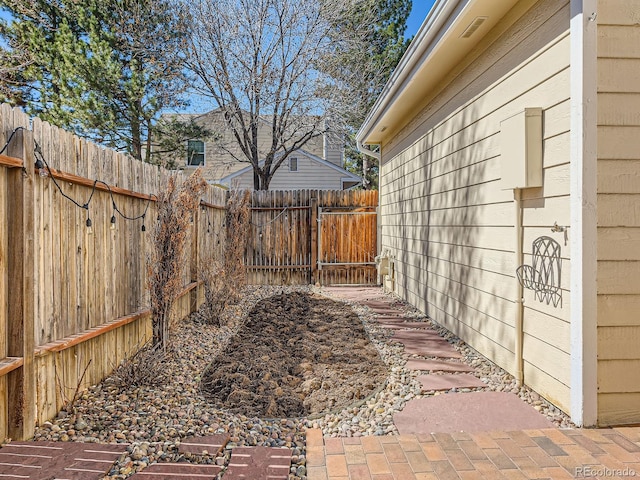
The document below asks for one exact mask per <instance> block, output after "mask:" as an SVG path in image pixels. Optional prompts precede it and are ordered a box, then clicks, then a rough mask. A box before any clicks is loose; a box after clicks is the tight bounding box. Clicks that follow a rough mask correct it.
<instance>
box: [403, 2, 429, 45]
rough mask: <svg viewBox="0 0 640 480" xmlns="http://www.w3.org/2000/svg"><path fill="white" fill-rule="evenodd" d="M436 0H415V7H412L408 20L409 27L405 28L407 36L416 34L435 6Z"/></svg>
mask: <svg viewBox="0 0 640 480" xmlns="http://www.w3.org/2000/svg"><path fill="white" fill-rule="evenodd" d="M434 3H435V0H413V7H412V8H411V15H409V19H408V20H407V29H406V30H405V37H407V38H408V37H411V36H413V35H415V34H416V32H417V31H418V29H419V28H420V25H422V22H424V19H425V18H427V13H429V10H431V7H433V4H434Z"/></svg>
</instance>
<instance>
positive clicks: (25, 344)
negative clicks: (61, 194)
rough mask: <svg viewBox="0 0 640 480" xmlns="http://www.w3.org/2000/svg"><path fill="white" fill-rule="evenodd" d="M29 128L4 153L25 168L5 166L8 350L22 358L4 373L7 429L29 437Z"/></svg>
mask: <svg viewBox="0 0 640 480" xmlns="http://www.w3.org/2000/svg"><path fill="white" fill-rule="evenodd" d="M33 147H34V143H33V132H30V131H26V130H18V131H17V132H16V135H15V137H14V139H13V141H12V142H11V144H10V145H9V147H8V154H9V155H10V156H12V157H17V158H22V159H23V162H24V163H23V164H24V169H20V168H14V169H11V170H10V171H9V176H8V182H7V193H8V196H7V197H8V198H9V199H10V202H11V203H10V207H9V212H8V213H9V215H8V231H9V239H8V240H9V245H8V247H9V248H8V251H9V252H11V255H9V258H8V262H7V263H8V268H9V272H8V286H9V315H8V340H9V344H8V352H7V353H8V355H9V356H10V357H22V359H23V363H22V366H21V367H20V368H17V369H16V370H14V371H13V372H10V373H9V375H8V378H7V380H8V390H9V396H8V401H9V405H8V412H7V413H8V420H9V422H8V423H9V425H8V430H9V432H8V433H9V437H10V438H12V439H14V440H25V439H28V438H31V437H32V436H33V433H34V429H35V418H36V375H35V365H34V350H35V337H34V334H35V332H34V316H35V271H34V268H35V264H34V257H35V246H34V244H35V238H34V237H35V232H34V224H35V221H34V215H35V212H34V204H35V202H34V181H36V180H39V177H37V176H35V175H34V173H35V172H34V170H35V169H34V164H35V157H34V151H33Z"/></svg>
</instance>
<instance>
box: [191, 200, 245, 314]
mask: <svg viewBox="0 0 640 480" xmlns="http://www.w3.org/2000/svg"><path fill="white" fill-rule="evenodd" d="M249 200H250V193H249V192H247V191H244V192H240V191H232V192H231V193H230V194H229V198H228V200H227V208H226V215H225V222H224V224H225V228H226V235H225V246H224V250H223V251H224V253H223V257H222V259H217V258H215V257H214V255H213V254H211V255H209V257H208V258H207V259H206V260H205V261H204V262H202V263H201V265H200V272H199V274H200V278H201V280H202V281H203V284H204V295H205V302H204V304H203V305H202V306H201V307H200V309H199V311H198V315H197V317H198V319H199V320H201V321H203V322H205V323H209V324H215V325H221V323H222V322H221V317H222V313H223V312H224V310H225V308H226V307H227V305H230V304H234V303H236V302H237V301H238V300H239V299H240V292H241V290H242V288H243V287H244V286H245V285H246V283H247V275H246V270H245V267H244V252H245V247H246V244H247V232H248V229H249V219H250V215H251V209H250V205H249Z"/></svg>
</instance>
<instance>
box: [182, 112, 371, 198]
mask: <svg viewBox="0 0 640 480" xmlns="http://www.w3.org/2000/svg"><path fill="white" fill-rule="evenodd" d="M178 117H179V118H181V119H183V120H186V119H189V118H191V119H193V120H194V121H195V122H197V123H198V124H201V125H203V126H205V127H207V128H208V129H209V130H210V131H211V132H212V133H213V135H214V136H213V138H211V139H207V140H199V139H194V140H190V141H189V142H188V144H187V153H186V155H185V158H184V160H183V161H184V165H183V166H184V169H185V170H187V171H190V170H195V169H196V168H198V167H201V168H202V171H203V175H204V178H205V179H206V180H207V181H208V182H209V183H214V184H221V185H226V186H230V187H243V188H248V189H252V188H253V169H252V166H251V164H250V163H249V162H248V160H247V159H246V158H245V157H244V156H243V153H242V152H241V150H240V148H239V147H238V145H237V143H236V141H235V139H234V137H233V134H232V133H231V131H230V130H229V129H228V128H227V125H226V122H225V120H224V113H223V112H222V111H221V110H212V111H210V112H208V113H205V114H198V115H195V114H193V115H188V114H182V115H179V116H178ZM270 128H271V126H270V124H269V123H268V122H267V121H264V128H259V129H258V141H259V144H260V145H264V146H265V147H264V148H261V149H259V153H260V154H261V156H264V154H265V153H266V151H267V149H268V148H269V147H270V145H271V136H270ZM331 137H332V136H331V135H324V136H321V137H317V138H314V139H312V140H310V141H309V142H307V143H306V144H305V145H304V147H303V149H302V150H299V151H297V152H295V153H293V154H291V155H290V158H289V159H287V160H285V162H284V163H283V164H282V165H281V166H280V168H279V169H278V170H277V171H276V174H275V175H274V177H273V180H272V181H271V184H270V186H269V188H270V189H271V190H275V189H277V190H297V189H303V188H304V189H307V188H312V189H320V190H334V189H346V188H351V187H353V186H355V185H357V184H358V183H359V182H360V178H359V177H357V176H356V175H353V174H351V173H350V172H348V171H347V170H345V169H344V168H343V161H344V155H343V153H344V145H343V143H342V142H341V141H336V139H333V140H332V138H331ZM334 137H335V136H334Z"/></svg>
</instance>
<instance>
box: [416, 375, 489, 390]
mask: <svg viewBox="0 0 640 480" xmlns="http://www.w3.org/2000/svg"><path fill="white" fill-rule="evenodd" d="M417 380H418V381H419V382H420V383H421V384H422V391H423V392H431V391H433V390H435V391H440V390H451V389H452V388H482V387H486V386H487V384H486V383H484V382H483V381H482V380H480V379H479V378H478V377H474V376H473V375H469V374H467V373H463V374H460V375H453V374H450V373H445V374H444V375H420V376H418V377H417Z"/></svg>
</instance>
